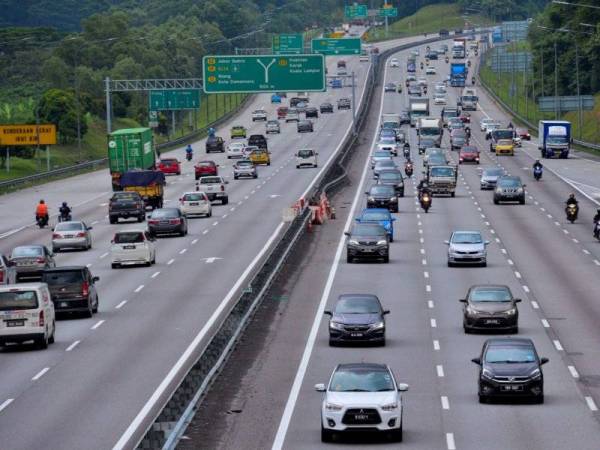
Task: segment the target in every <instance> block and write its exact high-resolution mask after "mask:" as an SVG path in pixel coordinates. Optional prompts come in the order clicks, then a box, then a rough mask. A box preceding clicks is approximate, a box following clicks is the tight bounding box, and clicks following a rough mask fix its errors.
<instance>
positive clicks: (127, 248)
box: [123, 245, 135, 250]
mask: <svg viewBox="0 0 600 450" xmlns="http://www.w3.org/2000/svg"><path fill="white" fill-rule="evenodd" d="M123 249H125V250H135V245H124V246H123Z"/></svg>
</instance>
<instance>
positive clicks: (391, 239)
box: [390, 211, 398, 242]
mask: <svg viewBox="0 0 600 450" xmlns="http://www.w3.org/2000/svg"><path fill="white" fill-rule="evenodd" d="M396 212H398V211H396ZM390 242H394V236H393V235H390Z"/></svg>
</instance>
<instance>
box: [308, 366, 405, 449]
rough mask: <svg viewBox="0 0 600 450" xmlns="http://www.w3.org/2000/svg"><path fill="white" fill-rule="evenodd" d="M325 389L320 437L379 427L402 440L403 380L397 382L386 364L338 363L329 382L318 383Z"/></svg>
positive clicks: (316, 387)
mask: <svg viewBox="0 0 600 450" xmlns="http://www.w3.org/2000/svg"><path fill="white" fill-rule="evenodd" d="M315 389H316V390H317V391H318V392H324V393H325V395H324V398H323V403H322V405H321V441H322V442H330V441H331V440H333V437H334V435H335V433H343V432H345V431H351V432H354V433H356V432H359V431H360V430H361V429H363V430H364V431H366V432H372V431H373V430H377V431H380V432H382V433H386V434H389V435H391V436H392V438H394V440H396V441H401V440H402V412H403V411H402V409H403V408H402V394H401V392H405V391H407V390H408V385H407V384H404V383H400V384H396V380H395V379H394V375H393V374H392V371H391V370H390V368H389V367H388V366H387V364H372V363H363V362H361V363H350V364H338V365H337V366H336V368H335V369H334V370H333V373H332V374H331V378H330V379H329V384H328V385H327V387H325V385H324V384H317V385H315Z"/></svg>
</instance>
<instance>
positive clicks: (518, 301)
mask: <svg viewBox="0 0 600 450" xmlns="http://www.w3.org/2000/svg"><path fill="white" fill-rule="evenodd" d="M513 301H514V302H515V303H521V302H522V301H523V300H521V299H520V298H515V299H514V300H513Z"/></svg>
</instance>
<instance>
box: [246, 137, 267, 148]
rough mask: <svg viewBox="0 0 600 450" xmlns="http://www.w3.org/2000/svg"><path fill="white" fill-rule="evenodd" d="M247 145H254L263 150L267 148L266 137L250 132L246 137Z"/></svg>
mask: <svg viewBox="0 0 600 450" xmlns="http://www.w3.org/2000/svg"><path fill="white" fill-rule="evenodd" d="M248 146H249V147H252V146H256V147H258V148H262V149H264V150H268V148H267V138H266V137H264V136H263V135H262V134H252V135H250V137H249V138H248Z"/></svg>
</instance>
